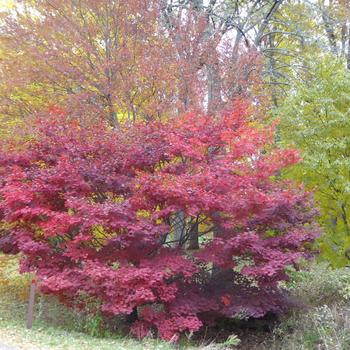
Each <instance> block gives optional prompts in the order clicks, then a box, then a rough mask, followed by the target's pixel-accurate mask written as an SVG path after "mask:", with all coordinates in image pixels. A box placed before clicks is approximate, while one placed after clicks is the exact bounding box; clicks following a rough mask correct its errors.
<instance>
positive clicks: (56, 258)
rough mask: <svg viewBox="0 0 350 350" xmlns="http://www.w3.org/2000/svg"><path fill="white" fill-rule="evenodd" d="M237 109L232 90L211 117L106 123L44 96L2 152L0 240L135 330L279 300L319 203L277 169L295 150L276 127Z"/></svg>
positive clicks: (260, 309) (178, 327)
mask: <svg viewBox="0 0 350 350" xmlns="http://www.w3.org/2000/svg"><path fill="white" fill-rule="evenodd" d="M248 110H249V106H248V105H247V104H246V103H243V102H241V103H238V102H237V103H236V106H235V109H234V111H233V113H230V114H227V115H224V116H222V117H221V118H215V117H210V116H205V115H197V114H189V115H186V116H184V117H182V118H179V119H176V120H173V121H169V122H164V123H161V122H156V121H152V122H149V123H139V124H135V125H133V126H130V127H125V128H121V129H118V130H115V129H114V130H112V129H110V128H109V127H107V126H106V125H105V124H103V123H96V124H91V125H84V127H83V126H82V125H80V124H79V122H76V121H71V120H70V119H69V118H68V117H67V116H65V114H64V113H63V112H60V111H58V110H55V109H53V110H52V111H51V115H50V117H49V118H46V119H45V118H43V119H39V120H38V121H37V123H36V126H35V128H34V129H33V133H32V134H33V138H32V139H31V141H29V142H27V144H26V145H25V147H23V146H22V147H21V149H18V148H15V147H12V146H9V145H7V146H6V145H4V146H3V151H1V152H0V176H1V178H0V184H1V186H0V192H1V202H0V213H1V215H2V217H3V221H4V222H5V223H7V224H11V225H12V229H11V243H12V246H11V245H10V246H9V238H8V237H9V236H8V234H9V233H7V235H3V238H1V239H0V249H3V250H4V251H5V252H11V251H12V250H13V252H16V251H18V250H19V251H21V252H22V253H23V261H22V271H35V272H36V274H37V276H38V278H39V281H40V286H41V289H42V291H43V292H45V293H50V294H54V295H57V296H58V297H59V298H60V299H61V300H62V301H64V302H66V303H67V304H70V305H73V304H74V303H75V302H76V301H77V300H80V301H81V300H82V297H84V296H85V297H89V298H94V299H95V300H96V301H98V303H99V305H100V311H101V312H102V313H103V314H105V315H121V314H131V313H133V312H135V310H137V311H138V320H137V321H135V322H134V324H133V325H132V327H131V331H132V333H133V334H135V335H136V336H138V337H143V336H146V335H148V334H149V333H150V332H151V330H154V329H157V330H158V334H159V335H160V336H161V337H162V338H164V339H166V340H172V341H175V340H177V339H178V337H179V336H180V334H181V333H183V332H186V331H189V332H191V331H192V332H195V331H198V330H199V329H200V328H201V326H202V325H203V324H211V323H212V322H214V321H215V320H216V319H218V318H220V317H235V316H237V315H238V314H241V313H245V314H246V315H247V317H250V316H251V317H261V316H263V315H265V314H266V313H267V312H270V311H271V312H276V313H278V312H281V311H283V310H285V309H286V308H287V307H288V306H289V304H288V301H287V299H286V295H285V293H284V292H283V291H281V290H280V289H279V287H278V284H279V282H280V281H283V280H286V279H287V275H286V273H285V267H286V266H288V265H292V264H294V263H295V262H297V261H298V259H300V258H301V257H305V256H308V255H309V250H308V246H309V243H310V242H312V241H313V239H314V238H315V237H316V236H317V234H318V228H317V226H315V225H314V224H313V222H314V217H315V215H316V213H317V211H316V210H315V209H314V208H313V203H312V199H311V197H310V194H308V193H306V192H305V191H304V190H303V189H302V188H301V187H300V186H296V185H295V184H293V183H291V182H287V181H284V180H282V179H281V178H280V177H279V176H278V173H279V172H280V171H281V170H282V169H283V168H285V167H287V166H289V165H292V164H294V163H296V162H297V161H298V155H297V153H296V151H294V150H280V149H276V148H275V147H274V145H273V128H265V127H262V126H261V125H260V126H259V125H256V122H250V118H249V113H248ZM178 212H182V213H183V214H184V216H185V218H186V225H184V227H183V232H182V233H183V234H182V236H181V237H180V238H177V239H175V237H174V228H173V224H172V222H173V221H172V218H173V217H174V215H176V213H178ZM194 228H197V229H198V236H199V249H197V250H196V251H193V250H189V249H187V248H188V242H189V240H190V236H191V235H190V233H191V232H193V230H194ZM4 247H5V249H4Z"/></svg>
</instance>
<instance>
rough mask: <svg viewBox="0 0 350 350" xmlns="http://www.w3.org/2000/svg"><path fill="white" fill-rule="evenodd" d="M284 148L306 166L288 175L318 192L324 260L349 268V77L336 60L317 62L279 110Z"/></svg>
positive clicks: (300, 166) (325, 57)
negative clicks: (296, 154) (299, 156)
mask: <svg viewBox="0 0 350 350" xmlns="http://www.w3.org/2000/svg"><path fill="white" fill-rule="evenodd" d="M277 113H278V115H280V116H281V120H282V121H281V126H280V127H281V138H282V143H283V144H288V145H290V144H294V145H295V146H296V147H297V148H299V149H301V151H302V156H303V160H304V161H303V162H302V163H301V164H300V165H298V166H296V167H294V168H293V169H292V170H290V171H289V172H288V174H287V175H288V176H291V177H293V178H296V179H298V180H300V181H303V182H304V183H305V184H306V186H307V187H308V188H310V189H316V199H317V200H318V202H319V204H320V207H321V219H320V222H321V224H322V226H323V227H324V229H325V232H326V234H325V235H324V236H323V237H322V239H321V240H320V242H319V246H320V250H321V253H322V257H324V258H326V259H328V260H329V261H330V262H331V263H332V265H333V266H345V265H347V264H348V263H349V259H348V255H349V250H350V222H349V219H350V217H349V216H350V171H349V169H350V138H349V135H350V72H349V71H347V70H346V68H345V67H344V64H343V62H342V61H340V60H337V59H336V58H334V57H333V56H324V57H322V58H319V59H316V60H315V58H313V61H310V62H309V70H308V72H307V73H305V74H304V76H303V77H302V79H300V77H298V79H297V80H296V81H295V88H294V89H292V91H291V93H290V95H289V97H287V98H286V99H285V101H284V103H283V106H281V107H280V108H279V109H278V111H277Z"/></svg>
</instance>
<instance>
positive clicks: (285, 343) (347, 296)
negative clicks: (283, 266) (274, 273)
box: [259, 262, 350, 350]
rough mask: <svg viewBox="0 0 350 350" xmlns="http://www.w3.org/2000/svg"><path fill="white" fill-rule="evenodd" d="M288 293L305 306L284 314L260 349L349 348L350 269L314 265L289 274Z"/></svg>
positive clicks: (337, 349) (339, 349)
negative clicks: (270, 336)
mask: <svg viewBox="0 0 350 350" xmlns="http://www.w3.org/2000/svg"><path fill="white" fill-rule="evenodd" d="M289 275H290V278H291V280H290V282H289V283H288V288H289V290H290V292H291V294H292V295H293V296H294V297H296V298H297V299H298V300H299V301H301V302H302V303H304V304H305V306H304V308H303V309H301V310H295V311H294V312H292V313H291V314H289V315H286V316H285V317H284V318H283V319H282V320H281V323H280V324H279V325H278V326H277V327H276V328H275V330H274V332H273V336H272V338H270V339H268V340H266V341H265V343H264V345H263V346H262V347H261V348H259V349H261V350H285V349H288V350H314V349H322V350H331V349H332V350H333V349H334V350H347V349H349V348H350V311H349V310H350V293H349V287H350V269H349V268H339V269H332V268H331V267H330V266H329V264H327V263H325V262H323V263H319V264H316V263H313V264H309V265H306V266H304V267H303V269H302V270H300V271H296V270H291V271H290V272H289Z"/></svg>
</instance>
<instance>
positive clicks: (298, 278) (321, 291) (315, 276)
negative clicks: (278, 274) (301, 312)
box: [287, 262, 350, 307]
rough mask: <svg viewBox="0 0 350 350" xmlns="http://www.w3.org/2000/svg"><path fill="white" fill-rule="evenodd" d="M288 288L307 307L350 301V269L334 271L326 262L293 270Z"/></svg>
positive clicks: (290, 273)
mask: <svg viewBox="0 0 350 350" xmlns="http://www.w3.org/2000/svg"><path fill="white" fill-rule="evenodd" d="M289 276H290V281H289V282H288V284H287V287H288V289H289V291H290V292H291V294H292V295H293V296H294V297H295V298H296V299H297V300H300V301H301V302H302V303H304V304H305V305H306V307H319V306H322V305H325V304H327V305H332V304H335V303H338V304H339V303H347V302H348V301H349V300H350V269H349V268H346V267H344V268H338V269H332V268H331V266H330V265H329V264H328V263H326V262H321V263H318V264H317V263H313V264H311V265H309V266H306V267H305V268H304V269H303V270H300V271H296V270H291V271H290V272H289Z"/></svg>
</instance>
